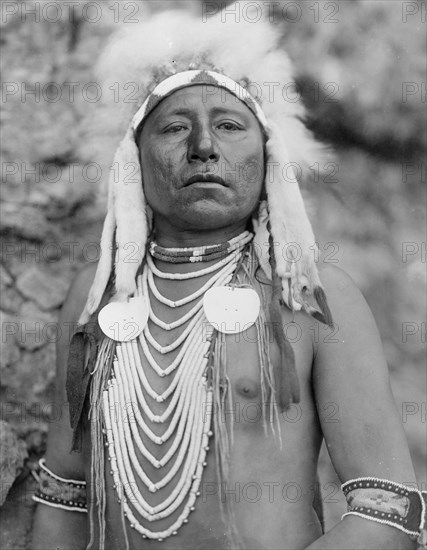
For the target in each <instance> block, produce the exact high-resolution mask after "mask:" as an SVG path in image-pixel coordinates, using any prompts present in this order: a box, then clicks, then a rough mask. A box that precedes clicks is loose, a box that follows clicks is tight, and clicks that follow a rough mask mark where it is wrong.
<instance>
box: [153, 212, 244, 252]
mask: <svg viewBox="0 0 427 550" xmlns="http://www.w3.org/2000/svg"><path fill="white" fill-rule="evenodd" d="M246 225H247V220H243V221H240V222H238V223H236V224H231V225H229V226H226V227H221V228H216V229H197V230H192V229H180V228H177V227H174V226H172V225H171V224H170V223H169V222H168V220H164V219H162V220H158V219H156V220H155V221H154V227H155V240H156V242H157V243H158V244H159V245H160V246H164V247H166V248H181V247H182V248H184V247H191V246H206V245H212V244H220V243H223V242H225V241H229V240H230V239H233V238H234V237H237V236H238V235H240V234H241V233H243V232H244V231H245V230H246Z"/></svg>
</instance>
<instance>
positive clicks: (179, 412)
mask: <svg viewBox="0 0 427 550" xmlns="http://www.w3.org/2000/svg"><path fill="white" fill-rule="evenodd" d="M251 239H252V235H251V234H250V233H249V232H245V233H242V235H240V236H239V237H237V238H236V239H234V240H233V242H232V243H231V246H229V247H228V248H227V250H228V252H229V254H228V256H226V257H225V258H221V259H220V260H219V261H218V262H216V263H215V264H213V265H212V266H209V267H207V268H205V269H202V270H199V271H194V272H191V273H179V274H176V273H168V272H163V271H160V270H159V269H158V268H157V267H156V266H155V265H154V262H153V260H152V258H151V257H150V254H147V262H146V264H145V266H144V270H143V273H142V275H140V276H139V277H138V281H137V295H139V296H141V295H143V296H145V298H146V299H147V302H148V307H149V319H150V320H151V322H152V323H153V324H154V325H156V326H157V327H159V328H161V329H162V330H165V331H171V330H173V329H175V328H178V327H181V326H183V325H184V324H185V323H186V322H188V325H187V326H186V327H185V328H184V330H183V331H182V332H181V334H180V335H179V336H178V337H177V338H175V340H174V341H173V342H172V343H171V344H169V345H167V346H162V345H160V344H159V343H158V342H157V341H156V340H155V338H154V337H153V335H152V334H151V332H150V329H149V327H148V324H147V325H146V326H145V328H144V330H143V332H142V333H141V334H140V335H139V337H138V339H134V340H131V341H128V342H120V343H118V344H117V346H116V355H115V357H114V361H113V367H112V372H111V377H110V380H108V384H107V389H106V390H105V391H104V393H103V415H104V421H105V428H106V440H107V447H108V454H109V460H110V464H111V474H112V476H113V481H114V488H115V489H116V492H117V494H118V497H119V500H120V501H121V502H122V506H123V510H124V514H125V516H126V517H127V518H128V520H129V522H130V525H131V527H132V528H134V529H135V530H136V531H138V532H139V533H140V534H141V535H142V537H143V538H150V539H158V540H163V539H164V538H166V537H168V536H170V535H174V534H177V530H178V529H179V528H180V527H181V526H182V525H183V524H185V523H187V522H188V516H189V514H190V512H191V511H193V510H194V504H195V501H196V498H197V496H198V495H199V494H200V492H199V487H200V483H201V479H202V473H203V468H204V466H206V461H205V459H206V454H207V451H208V449H209V446H208V443H209V437H210V436H211V435H212V432H211V421H212V414H213V410H212V407H213V391H212V388H211V387H208V381H207V378H206V368H207V365H208V351H209V347H210V345H211V341H210V338H209V337H206V334H205V333H206V331H205V330H204V327H205V325H206V324H207V319H206V316H205V314H204V311H203V307H202V306H203V295H204V293H205V292H206V291H207V290H208V289H210V288H213V287H215V286H224V285H227V284H228V283H229V282H230V280H231V278H232V276H233V272H234V271H235V269H236V266H237V264H238V262H239V261H240V259H241V256H242V250H243V249H244V247H245V245H246V244H247V243H248V242H250V240H251ZM165 250H166V249H165ZM170 250H171V251H172V252H173V251H174V249H170ZM207 274H212V276H211V277H210V278H209V280H208V281H207V282H206V283H205V284H204V285H203V286H202V287H201V288H200V289H198V290H197V291H195V292H193V293H192V294H190V295H189V296H186V297H185V298H183V299H181V300H176V301H173V300H169V299H168V298H166V297H165V296H163V295H162V294H161V293H160V292H159V290H158V288H157V286H156V284H155V281H154V275H155V276H156V277H158V278H161V279H168V280H177V281H180V280H189V279H193V278H197V277H201V276H203V275H207ZM150 292H151V293H152V295H153V296H154V297H155V298H156V299H157V300H158V301H159V302H160V303H162V304H164V305H167V306H168V307H170V308H177V307H180V306H182V305H185V304H189V303H191V302H193V301H195V300H197V299H199V300H198V301H197V302H196V303H195V305H194V306H193V307H192V308H191V309H190V310H189V311H188V312H187V313H186V314H184V315H182V316H181V317H180V318H179V319H178V320H177V321H174V322H172V323H166V322H164V321H162V320H161V319H159V318H158V317H157V316H156V315H155V314H154V312H153V309H152V307H151V304H150ZM138 344H139V345H140V347H141V350H142V352H143V354H144V356H145V358H146V361H147V363H148V367H149V368H150V369H151V372H152V374H153V373H154V374H155V375H156V376H158V377H159V378H162V379H164V378H165V377H166V376H169V375H172V374H174V376H173V378H172V379H171V381H170V383H169V385H168V386H167V388H166V389H165V390H164V391H163V392H161V393H158V392H157V391H155V390H154V388H153V387H152V385H151V384H150V383H149V382H148V379H147V376H146V373H145V372H144V368H143V366H142V363H141V357H140V348H139V345H138ZM149 345H151V347H152V348H153V349H155V350H156V351H157V352H158V353H160V354H161V355H167V354H168V353H171V352H172V351H174V350H177V349H178V348H179V347H180V346H182V347H181V349H180V350H179V352H178V354H177V355H176V357H175V358H174V360H173V361H171V362H170V364H169V365H168V366H167V367H166V368H164V367H162V366H161V365H159V364H158V362H157V361H156V360H155V358H154V357H153V354H152V353H151V351H150V348H149ZM143 390H144V391H143ZM144 392H145V393H146V394H147V395H148V396H149V397H150V398H151V399H153V400H154V401H155V402H156V403H163V402H165V401H166V400H167V399H169V398H170V402H169V403H168V404H167V405H165V409H164V410H163V412H162V413H161V414H158V413H154V411H153V410H152V408H151V407H150V403H149V400H148V399H147V397H145V395H144ZM117 413H119V414H120V418H118V417H117ZM142 413H143V414H144V415H145V417H146V419H147V420H145V419H144V417H143V414H142ZM149 423H152V424H166V423H168V426H167V428H166V430H165V431H164V432H163V433H162V435H157V434H156V433H155V432H154V431H153V430H152V429H151V428H150V425H149ZM139 430H141V432H142V433H143V434H144V436H146V438H147V440H149V441H151V442H152V443H154V444H156V445H158V446H159V448H161V446H162V445H163V444H164V443H166V442H167V441H169V440H170V438H171V437H172V435H173V434H174V438H173V441H172V444H171V446H170V447H169V449H168V450H167V451H166V452H165V453H164V454H163V456H162V457H161V458H156V456H154V455H153V453H152V452H150V450H149V449H148V447H147V444H146V443H145V442H144V440H143V438H142V437H141V434H140V431H139ZM136 449H138V451H139V452H140V453H141V455H142V456H143V457H144V458H145V459H146V460H147V461H148V462H149V463H150V464H151V465H152V466H153V467H154V468H156V469H157V470H160V469H161V468H162V467H164V466H166V465H167V464H168V463H169V462H170V461H171V460H172V459H174V462H173V464H172V467H171V468H170V469H169V470H168V472H167V473H166V474H165V475H163V476H162V477H161V478H160V479H159V480H158V481H156V482H155V481H153V480H151V479H150V477H149V476H148V475H147V473H146V472H145V471H144V469H143V468H142V467H141V464H140V462H139V460H138V457H137V455H136ZM136 478H137V479H138V480H139V481H140V482H141V483H142V484H143V486H145V487H146V488H147V490H148V491H149V492H150V493H155V492H157V491H158V490H160V489H162V488H165V487H167V486H168V485H169V483H171V482H172V481H173V480H175V483H174V484H173V485H171V490H170V492H169V494H168V496H166V497H165V499H164V500H163V501H161V502H160V503H159V504H157V505H156V506H151V505H150V504H149V503H148V502H147V500H146V499H145V498H144V496H143V495H142V494H141V491H140V490H139V488H138V485H137V482H136ZM185 501H186V502H185ZM184 503H185V504H184ZM180 507H181V511H180V514H179V515H178V517H176V515H175V516H174V519H171V522H172V524H171V525H170V526H169V527H168V528H167V529H161V530H157V531H155V530H152V529H151V528H148V526H147V522H148V524H151V523H152V522H155V521H156V520H160V519H164V518H168V517H170V516H171V515H172V514H173V513H174V512H175V511H177V510H178V509H179V508H180ZM140 519H143V520H145V525H144V524H142V523H141V521H140ZM150 527H151V525H150Z"/></svg>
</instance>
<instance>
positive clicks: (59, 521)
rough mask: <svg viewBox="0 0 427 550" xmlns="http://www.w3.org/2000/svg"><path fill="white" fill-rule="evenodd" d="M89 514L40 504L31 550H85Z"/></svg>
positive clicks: (36, 515)
mask: <svg viewBox="0 0 427 550" xmlns="http://www.w3.org/2000/svg"><path fill="white" fill-rule="evenodd" d="M87 522H88V514H85V513H82V512H68V511H65V510H61V509H60V508H53V507H51V506H46V505H45V504H38V505H37V509H36V513H35V518H34V524H33V525H34V527H33V534H32V544H31V550H58V549H59V550H85V548H86V545H87V540H86V538H87V537H86V533H87Z"/></svg>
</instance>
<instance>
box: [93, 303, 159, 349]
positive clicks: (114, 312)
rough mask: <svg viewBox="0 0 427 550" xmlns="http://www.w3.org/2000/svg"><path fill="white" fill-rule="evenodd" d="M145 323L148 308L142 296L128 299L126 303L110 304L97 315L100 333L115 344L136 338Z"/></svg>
mask: <svg viewBox="0 0 427 550" xmlns="http://www.w3.org/2000/svg"><path fill="white" fill-rule="evenodd" d="M147 321H148V306H147V302H146V300H145V298H143V297H142V296H137V297H135V298H129V301H128V302H111V303H110V304H107V305H106V306H105V307H103V308H102V309H101V311H100V312H99V314H98V323H99V326H100V327H101V330H102V332H103V333H104V334H105V335H106V336H108V338H111V339H112V340H116V341H117V342H129V341H130V340H134V339H135V338H137V336H139V335H140V334H141V332H142V331H143V330H144V327H145V325H146V324H147Z"/></svg>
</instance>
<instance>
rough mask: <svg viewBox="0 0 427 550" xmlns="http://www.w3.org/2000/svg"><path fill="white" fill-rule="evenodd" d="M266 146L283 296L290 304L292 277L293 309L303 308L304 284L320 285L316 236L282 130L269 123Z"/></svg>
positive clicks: (311, 290)
mask: <svg viewBox="0 0 427 550" xmlns="http://www.w3.org/2000/svg"><path fill="white" fill-rule="evenodd" d="M269 136H270V137H269V140H268V142H267V145H266V150H267V172H266V180H265V184H266V190H267V196H268V208H269V219H270V225H271V233H272V236H273V239H274V243H275V247H274V250H275V258H276V264H277V274H278V276H279V277H280V278H281V279H282V282H283V290H284V292H283V299H284V300H285V301H286V303H287V304H288V305H291V304H290V300H289V296H288V292H287V288H288V279H289V278H290V279H291V287H292V298H293V302H296V303H293V304H292V306H293V309H298V310H299V309H301V305H302V303H303V301H302V298H301V291H302V289H303V287H306V288H307V291H308V292H310V293H311V292H313V290H314V288H315V287H316V286H321V283H320V279H319V276H318V273H317V268H316V265H315V262H314V259H315V247H316V244H315V237H314V234H313V230H312V228H311V224H310V222H309V219H308V217H307V213H306V211H305V207H304V202H303V199H302V196H301V192H300V189H299V186H298V182H297V179H296V176H295V174H294V171H293V169H292V164H290V161H289V157H288V152H287V149H286V145H285V143H284V141H283V139H282V136H281V132H280V130H279V129H278V128H277V126H276V125H275V124H273V123H271V124H270V131H269Z"/></svg>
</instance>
